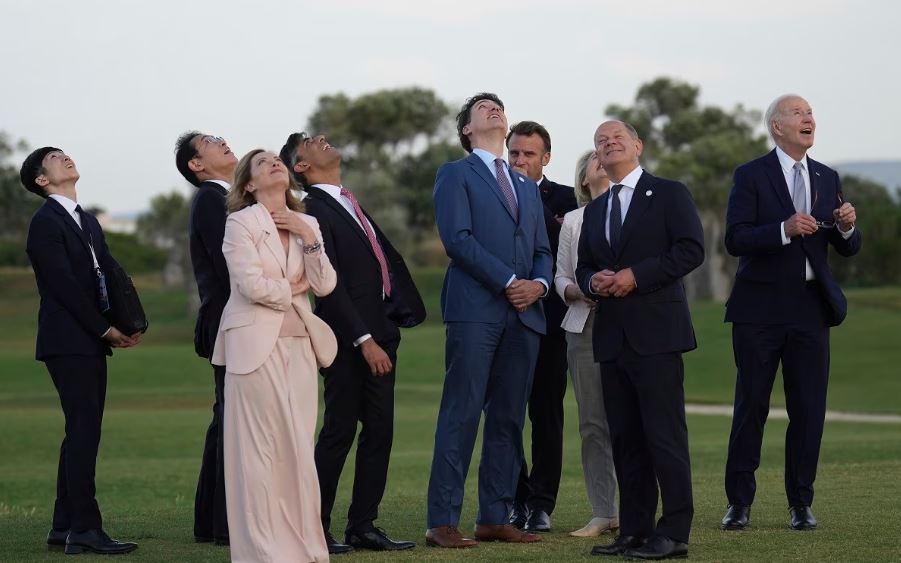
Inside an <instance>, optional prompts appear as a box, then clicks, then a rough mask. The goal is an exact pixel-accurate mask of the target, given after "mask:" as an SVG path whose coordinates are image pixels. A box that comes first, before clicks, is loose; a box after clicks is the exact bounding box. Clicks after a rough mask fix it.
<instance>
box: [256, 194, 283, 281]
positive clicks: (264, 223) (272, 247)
mask: <svg viewBox="0 0 901 563" xmlns="http://www.w3.org/2000/svg"><path fill="white" fill-rule="evenodd" d="M251 209H253V211H254V214H255V215H256V217H257V221H259V223H260V229H261V230H262V231H263V243H264V244H265V245H266V248H268V249H269V251H270V252H271V253H272V256H273V258H275V262H276V263H277V264H278V267H279V268H281V270H282V274H283V275H284V276H285V277H287V272H286V271H285V269H286V267H287V256H285V247H284V246H282V241H281V238H280V237H279V236H278V229H276V227H275V223H274V222H273V221H272V217H271V216H270V215H269V212H268V211H267V210H266V206H265V205H263V204H261V203H255V204H253V206H252V207H251ZM288 246H290V244H289V245H288Z"/></svg>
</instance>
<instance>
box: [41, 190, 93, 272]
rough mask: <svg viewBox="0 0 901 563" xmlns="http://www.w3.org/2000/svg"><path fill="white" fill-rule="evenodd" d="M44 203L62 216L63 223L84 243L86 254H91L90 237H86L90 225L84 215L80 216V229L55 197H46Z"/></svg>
mask: <svg viewBox="0 0 901 563" xmlns="http://www.w3.org/2000/svg"><path fill="white" fill-rule="evenodd" d="M44 205H46V206H47V207H48V208H49V209H52V210H53V211H55V212H56V213H58V214H59V215H60V216H61V217H62V220H63V223H65V224H66V226H67V227H69V229H70V230H71V231H72V232H73V233H75V236H77V237H78V240H80V241H81V243H82V244H83V245H84V250H85V252H87V253H88V256H90V255H91V239H90V238H88V233H87V229H90V228H91V226H90V225H89V224H88V221H87V218H86V216H82V221H83V222H84V229H82V228H81V227H79V226H78V223H76V222H75V219H73V218H72V216H71V215H69V212H68V211H66V208H65V207H63V206H62V205H61V204H60V203H59V202H58V201H56V200H55V199H53V198H51V197H48V198H47V201H46V203H44ZM93 263H94V261H93V259H91V264H93Z"/></svg>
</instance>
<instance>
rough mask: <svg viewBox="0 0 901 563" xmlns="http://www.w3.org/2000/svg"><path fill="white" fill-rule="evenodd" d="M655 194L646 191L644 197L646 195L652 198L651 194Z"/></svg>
mask: <svg viewBox="0 0 901 563" xmlns="http://www.w3.org/2000/svg"><path fill="white" fill-rule="evenodd" d="M653 193H654V192H652V191H651V190H648V191H646V192H645V193H644V195H646V196H648V197H651V194H653Z"/></svg>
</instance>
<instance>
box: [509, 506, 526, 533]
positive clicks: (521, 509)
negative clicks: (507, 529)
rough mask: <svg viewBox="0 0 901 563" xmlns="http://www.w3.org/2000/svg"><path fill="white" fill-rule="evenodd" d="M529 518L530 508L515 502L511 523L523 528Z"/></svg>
mask: <svg viewBox="0 0 901 563" xmlns="http://www.w3.org/2000/svg"><path fill="white" fill-rule="evenodd" d="M528 520H529V510H528V509H527V508H526V507H525V505H524V504H514V505H513V512H511V513H510V524H511V525H513V526H514V527H516V528H519V529H520V530H522V529H523V528H525V527H526V522H527V521H528Z"/></svg>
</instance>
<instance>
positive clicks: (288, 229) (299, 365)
mask: <svg viewBox="0 0 901 563" xmlns="http://www.w3.org/2000/svg"><path fill="white" fill-rule="evenodd" d="M292 187H294V180H293V179H292V178H291V175H290V174H289V173H288V170H287V168H285V165H284V164H283V163H282V162H281V160H279V158H278V157H277V156H276V155H274V154H272V153H270V152H266V151H263V150H260V149H257V150H253V151H251V152H249V153H248V154H247V155H245V156H244V158H242V159H241V161H240V162H239V163H238V165H237V167H236V168H235V179H234V182H233V184H232V187H231V191H230V192H229V194H228V208H229V211H230V214H229V216H228V220H227V221H226V224H225V239H224V241H223V244H222V251H223V254H225V260H226V262H227V263H228V271H229V275H230V276H231V296H230V297H229V300H228V303H227V304H226V306H225V310H224V311H223V313H222V322H221V324H220V325H219V334H218V336H217V338H216V345H215V349H214V352H213V363H215V364H220V365H221V364H225V365H226V366H227V371H226V374H225V405H226V407H225V415H224V434H225V437H224V458H225V459H224V466H225V493H226V498H227V499H228V502H227V506H228V523H229V537H230V540H231V557H232V561H234V562H242V563H245V562H246V563H251V562H252V563H264V562H265V563H269V562H272V563H280V562H282V561H291V562H301V561H302V562H309V561H328V549H327V547H326V543H325V536H324V534H323V531H322V523H321V522H320V519H319V511H320V500H319V485H318V479H317V476H316V466H315V464H314V461H313V438H314V431H315V429H316V410H317V407H318V381H317V380H318V376H317V364H318V365H323V366H324V365H328V364H330V363H331V361H332V360H333V359H334V357H335V353H336V351H337V344H336V342H335V336H334V334H332V332H331V330H330V329H329V327H328V326H327V325H326V324H325V323H324V322H323V321H321V320H320V319H319V318H318V317H316V316H315V315H314V314H313V312H312V310H311V309H310V302H309V299H308V297H307V290H308V289H311V290H312V291H313V293H315V294H316V295H317V296H324V295H328V294H329V293H330V292H331V291H332V289H333V288H334V287H335V281H336V276H335V270H334V269H333V268H332V265H331V263H330V262H329V260H328V258H327V257H326V254H325V252H324V250H323V248H322V242H321V241H322V237H321V235H320V232H319V226H318V224H317V222H316V220H315V219H314V218H313V217H310V216H309V215H305V214H303V213H302V211H303V204H302V203H301V202H300V201H299V200H298V199H297V197H296V196H295V195H294V194H293V193H292V191H291V188H292Z"/></svg>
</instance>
